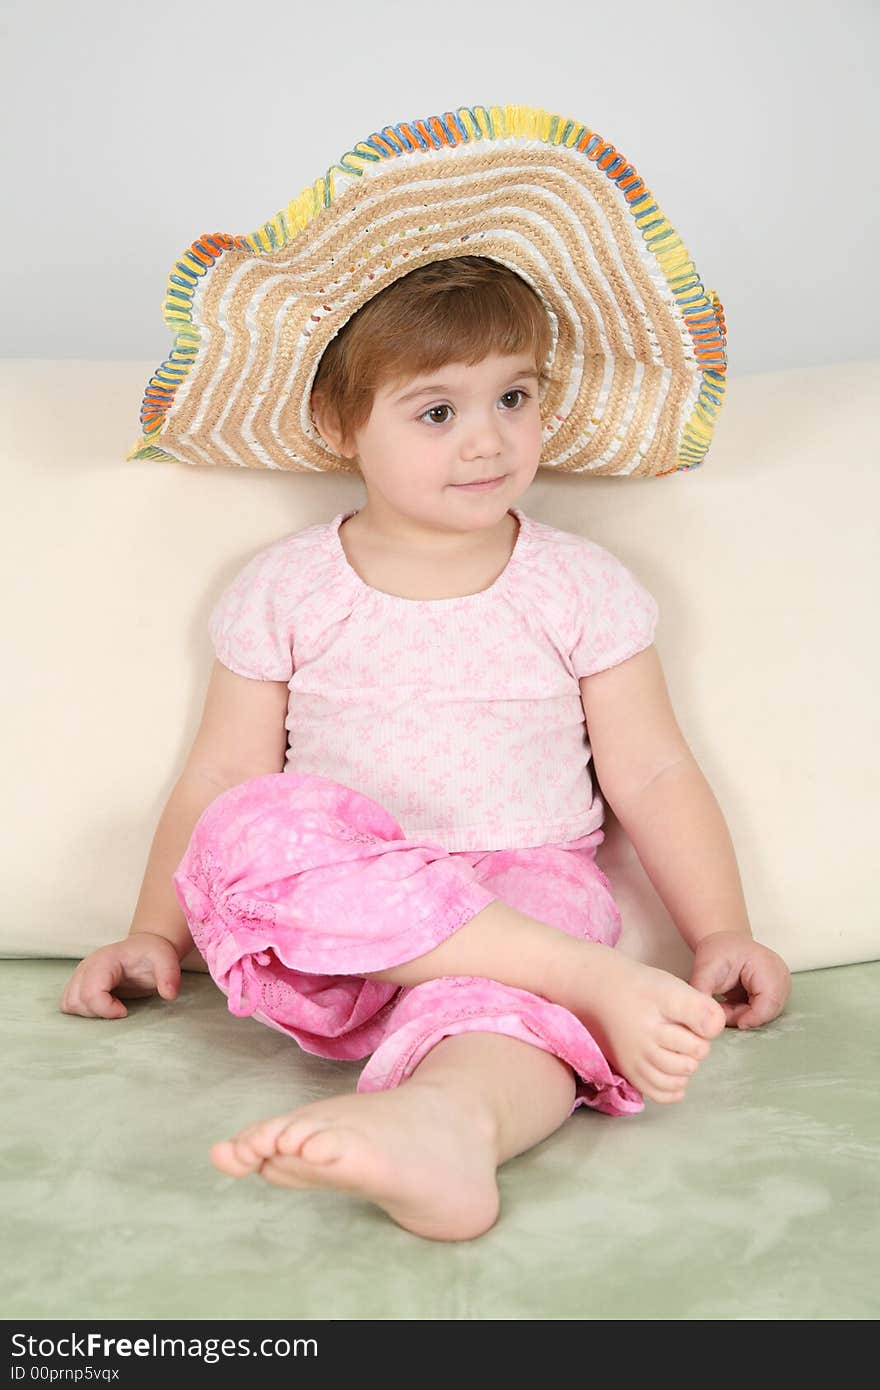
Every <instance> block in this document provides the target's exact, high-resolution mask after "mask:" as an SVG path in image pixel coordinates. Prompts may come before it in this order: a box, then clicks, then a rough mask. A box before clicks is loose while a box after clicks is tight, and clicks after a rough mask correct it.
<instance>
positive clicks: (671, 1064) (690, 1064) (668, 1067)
mask: <svg viewBox="0 0 880 1390" xmlns="http://www.w3.org/2000/svg"><path fill="white" fill-rule="evenodd" d="M650 1061H651V1062H652V1064H653V1065H654V1067H656V1069H657V1070H658V1071H659V1072H660V1073H661V1075H663V1076H667V1077H670V1078H676V1077H683V1076H693V1074H694V1072H695V1071H696V1070H697V1067H698V1066H699V1065H700V1064H699V1062H698V1061H697V1059H696V1057H685V1056H684V1054H683V1053H681V1052H670V1051H668V1050H667V1049H666V1048H663V1047H658V1048H656V1049H655V1051H654V1052H653V1053H652V1054H651V1056H650Z"/></svg>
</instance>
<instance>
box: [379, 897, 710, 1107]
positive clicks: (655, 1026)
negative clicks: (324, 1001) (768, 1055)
mask: <svg viewBox="0 0 880 1390" xmlns="http://www.w3.org/2000/svg"><path fill="white" fill-rule="evenodd" d="M462 975H468V976H478V977H482V978H484V979H491V980H496V981H498V982H500V983H501V984H505V985H512V986H513V987H514V988H517V989H524V990H528V991H529V992H530V993H532V994H538V995H541V996H542V997H543V998H545V999H548V1000H550V1001H551V1003H554V1004H560V1005H561V1006H562V1007H563V1008H565V1009H568V1010H569V1012H570V1013H572V1014H574V1016H575V1018H577V1019H579V1020H580V1022H581V1023H583V1025H584V1026H585V1027H586V1028H587V1029H588V1030H589V1032H590V1033H591V1034H592V1035H593V1037H594V1038H595V1040H596V1042H597V1043H598V1045H599V1047H600V1048H601V1049H602V1052H603V1053H604V1054H605V1056H606V1057H607V1058H608V1060H609V1061H610V1062H611V1064H612V1066H613V1067H614V1068H615V1070H616V1071H617V1072H618V1073H619V1074H620V1075H621V1076H624V1077H626V1078H627V1080H629V1081H630V1082H631V1083H632V1084H633V1085H634V1086H637V1087H638V1088H639V1090H641V1091H642V1092H644V1094H645V1095H646V1096H648V1098H649V1099H650V1100H654V1101H657V1102H659V1103H660V1104H668V1103H669V1102H671V1101H679V1100H682V1099H683V1098H684V1092H685V1088H686V1086H687V1083H688V1081H689V1080H690V1077H691V1076H692V1075H693V1073H694V1072H695V1071H696V1070H697V1067H698V1066H699V1064H700V1062H702V1061H704V1060H705V1058H706V1057H707V1056H708V1054H709V1048H710V1043H711V1040H712V1039H713V1038H716V1037H717V1036H718V1035H719V1034H720V1033H723V1032H724V1027H725V1017H724V1010H723V1009H722V1008H721V1005H720V1004H719V1003H718V1002H717V1001H716V1000H714V999H711V998H709V997H708V996H707V995H705V994H703V993H702V992H701V991H700V990H697V989H694V988H693V987H692V986H691V985H689V984H686V983H685V981H684V980H680V979H679V978H678V976H676V975H672V974H670V973H669V971H667V970H659V969H657V968H655V967H654V966H652V965H644V964H643V963H642V962H641V961H637V960H633V959H632V958H631V957H628V956H624V955H621V954H620V953H619V952H618V951H616V950H615V949H614V948H613V947H611V946H605V945H603V944H601V943H599V942H596V941H584V940H581V939H578V938H576V937H573V936H570V935H568V934H567V933H566V932H564V931H561V930H559V929H558V928H556V927H553V926H550V925H548V924H547V923H545V922H540V921H538V920H537V919H536V918H534V917H529V916H527V915H526V914H525V913H523V912H519V911H518V910H517V909H516V908H513V907H510V906H508V904H507V903H505V902H502V901H501V900H500V899H498V900H496V901H495V902H493V903H490V904H489V906H488V907H484V908H483V909H482V910H481V911H480V912H477V913H476V914H475V915H474V916H473V917H471V919H470V920H469V921H468V922H465V924H464V925H463V926H461V927H459V928H458V930H457V931H456V932H455V933H454V934H453V935H452V936H450V937H448V938H447V939H446V940H445V941H444V942H442V943H441V945H439V946H436V947H435V948H434V949H433V950H431V951H428V952H426V953H425V954H424V955H422V956H418V957H417V958H416V959H414V960H410V961H406V962H404V963H403V964H402V965H397V966H393V967H392V968H391V969H390V970H382V971H376V972H374V973H372V974H367V975H366V978H367V979H372V980H382V981H386V982H393V983H396V984H401V985H406V986H413V985H417V984H421V983H424V982H426V981H428V980H434V979H438V978H440V977H442V976H462Z"/></svg>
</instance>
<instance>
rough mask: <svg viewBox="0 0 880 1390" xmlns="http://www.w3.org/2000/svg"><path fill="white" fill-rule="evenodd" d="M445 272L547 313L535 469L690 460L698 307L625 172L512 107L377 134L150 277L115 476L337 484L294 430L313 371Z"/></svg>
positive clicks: (619, 158) (590, 146) (686, 275)
mask: <svg viewBox="0 0 880 1390" xmlns="http://www.w3.org/2000/svg"><path fill="white" fill-rule="evenodd" d="M463 255H473V256H486V257H489V258H490V259H492V260H495V261H498V262H500V263H501V264H503V265H506V266H508V267H509V268H510V269H511V270H514V271H515V272H516V273H517V274H519V275H520V276H522V278H523V279H524V280H525V281H526V282H527V283H528V284H529V285H530V286H531V287H532V289H533V290H534V291H535V292H536V293H537V294H538V295H539V297H540V298H541V300H542V301H543V303H544V305H545V306H546V308H547V311H548V314H549V317H550V321H551V325H552V328H553V347H552V349H551V353H550V357H549V359H548V364H547V365H551V364H552V368H553V380H552V381H551V383H550V384H549V385H548V386H547V388H546V393H545V395H544V396H543V397H542V413H543V417H544V420H545V426H544V444H543V448H542V452H541V460H540V462H541V466H543V467H546V468H555V469H559V470H560V471H562V472H574V473H590V474H595V475H616V474H627V475H642V476H646V475H659V474H666V473H672V472H676V471H678V470H680V469H683V468H693V467H695V466H697V465H698V464H700V463H701V462H702V460H703V457H704V455H705V453H706V451H707V449H708V447H709V444H710V442H711V438H712V431H713V428H714V424H715V420H716V418H717V415H718V412H719V410H720V407H721V404H722V401H723V397H724V388H725V371H726V366H727V358H726V333H725V322H724V312H723V310H722V307H721V304H720V302H719V300H718V297H717V295H716V294H715V293H714V291H709V292H708V294H707V292H706V291H705V290H704V289H703V286H702V283H701V281H700V279H699V277H698V275H697V272H696V270H695V268H694V266H693V263H692V262H691V260H690V257H689V254H688V252H687V250H686V248H685V247H684V245H683V244H682V241H681V238H680V237H679V236H678V235H677V233H676V232H675V230H674V229H673V228H672V227H671V226H670V224H669V223H668V221H667V220H666V218H665V217H664V215H663V213H662V212H661V210H660V208H659V207H658V205H657V202H656V200H655V198H654V195H653V194H652V193H651V192H650V191H649V190H648V189H647V188H646V187H645V184H644V182H643V180H642V179H641V177H640V176H639V174H638V173H637V171H636V170H635V168H634V167H633V166H632V165H631V164H629V163H627V161H626V159H625V158H624V156H623V155H621V154H620V153H619V152H618V151H617V150H616V149H615V147H614V146H613V145H610V144H608V143H607V141H605V140H603V139H602V137H601V136H599V135H597V134H595V132H593V131H591V130H589V129H588V128H587V127H586V126H583V125H580V124H579V123H578V122H576V121H572V120H564V119H563V118H562V117H561V116H558V115H551V114H549V113H548V112H546V111H543V110H540V109H538V108H535V107H529V106H504V107H496V106H493V107H488V108H487V107H482V106H476V107H464V106H463V107H459V108H458V110H457V111H455V112H447V113H446V114H445V115H444V116H443V117H439V116H431V117H428V118H427V119H425V120H418V121H411V122H407V123H403V124H401V125H398V126H386V127H385V128H384V129H383V130H382V132H381V133H377V134H373V135H371V136H370V137H369V138H368V139H366V140H364V141H362V142H360V143H359V144H358V145H356V146H355V148H354V149H353V150H349V151H348V152H347V153H346V154H344V155H343V156H342V158H341V159H340V161H339V163H338V164H335V165H333V166H331V168H329V169H328V170H327V173H326V174H325V175H324V176H323V177H322V178H319V179H317V180H316V181H315V183H314V184H312V185H310V186H309V187H308V188H306V189H304V190H303V192H302V193H301V194H300V195H299V197H298V198H296V199H294V200H293V201H292V202H291V203H289V204H288V205H287V207H286V208H285V209H283V210H282V211H280V212H278V213H276V215H275V216H274V217H273V218H272V219H271V221H269V222H267V223H266V224H265V225H264V226H263V227H261V228H259V229H258V230H257V231H256V232H252V233H251V234H250V235H248V236H229V235H227V234H225V233H214V234H211V235H205V236H202V237H200V238H199V240H198V241H196V242H194V243H193V245H192V246H191V247H190V248H189V250H188V251H186V252H185V253H184V254H183V256H182V257H181V258H180V260H179V261H178V262H177V264H176V265H175V267H174V269H173V270H172V272H171V274H170V276H169V280H168V289H167V295H166V301H165V305H164V316H165V320H166V322H167V323H168V324H169V326H170V327H172V328H173V329H174V330H175V332H176V338H175V342H174V347H173V349H172V352H171V356H170V357H169V358H168V359H167V360H166V361H165V362H163V363H162V365H161V366H160V367H159V368H158V370H157V371H156V373H155V375H154V376H153V377H151V379H150V382H149V384H148V386H147V390H146V393H145V395H144V400H143V404H142V406H141V411H140V425H141V431H142V434H141V437H140V438H139V439H138V440H137V442H136V443H135V445H134V446H133V448H132V449H131V451H130V452H129V454H128V455H127V456H126V457H127V458H128V459H157V460H163V461H168V462H182V463H189V464H207V465H217V466H230V467H243V468H281V469H288V470H292V471H294V472H313V471H316V470H318V471H338V472H355V473H357V471H358V470H357V468H356V465H354V464H353V463H352V462H350V461H347V460H345V459H342V458H340V457H339V456H338V455H336V454H335V453H333V452H332V451H331V450H330V448H329V447H328V446H327V445H326V444H325V443H324V441H323V439H322V438H321V436H320V435H319V434H318V431H317V429H316V428H315V426H314V424H313V422H312V419H311V415H310V413H309V396H310V391H311V386H312V382H313V381H314V377H315V373H316V372H317V369H318V364H319V361H320V357H321V354H322V353H323V351H324V349H325V348H326V347H327V344H328V343H329V342H330V341H331V339H332V338H333V337H334V336H335V335H336V334H337V333H338V332H339V330H340V329H341V328H342V327H343V325H344V324H345V323H346V322H347V321H348V320H349V319H350V318H351V317H352V315H353V314H355V313H356V312H357V310H358V309H360V308H361V307H362V306H363V305H364V304H365V303H366V302H367V300H369V299H371V298H372V297H373V296H374V295H375V294H378V293H379V292H380V291H381V290H383V289H385V288H387V286H388V285H390V284H392V283H393V282H394V281H395V280H396V279H398V278H399V277H400V276H402V275H406V274H407V273H408V272H409V271H410V270H413V269H414V268H415V267H416V266H420V265H424V264H426V263H427V262H429V261H436V260H443V259H446V258H448V257H452V256H463ZM540 365H543V364H539V366H540Z"/></svg>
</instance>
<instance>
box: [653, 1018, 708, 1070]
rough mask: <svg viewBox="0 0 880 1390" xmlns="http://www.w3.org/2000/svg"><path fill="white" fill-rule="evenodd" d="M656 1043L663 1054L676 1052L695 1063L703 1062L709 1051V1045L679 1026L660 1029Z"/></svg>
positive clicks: (703, 1039) (676, 1024)
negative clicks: (690, 1058)
mask: <svg viewBox="0 0 880 1390" xmlns="http://www.w3.org/2000/svg"><path fill="white" fill-rule="evenodd" d="M657 1043H658V1045H659V1047H661V1048H662V1049H663V1051H664V1052H677V1053H679V1054H680V1055H681V1056H683V1057H692V1058H693V1060H694V1061H695V1062H704V1061H705V1060H706V1058H707V1057H708V1056H709V1053H710V1051H711V1046H712V1045H711V1043H709V1042H707V1041H706V1039H705V1038H700V1037H698V1036H697V1034H696V1033H693V1032H692V1031H691V1029H690V1028H683V1027H682V1026H681V1025H680V1024H678V1023H675V1024H669V1025H667V1026H666V1027H665V1028H661V1029H660V1030H659V1032H658V1035H657Z"/></svg>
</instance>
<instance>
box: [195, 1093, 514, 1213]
mask: <svg viewBox="0 0 880 1390" xmlns="http://www.w3.org/2000/svg"><path fill="white" fill-rule="evenodd" d="M497 1137H498V1136H497V1121H496V1119H495V1116H494V1115H493V1114H492V1113H491V1111H490V1110H489V1109H488V1108H486V1107H484V1106H483V1105H481V1104H479V1103H477V1102H476V1101H475V1100H469V1099H467V1098H465V1097H460V1096H458V1095H455V1096H453V1095H451V1094H450V1093H449V1092H448V1091H447V1090H445V1089H444V1088H443V1087H440V1086H435V1085H431V1084H427V1083H419V1082H417V1081H415V1080H413V1079H410V1080H408V1081H404V1082H403V1083H402V1084H401V1085H400V1086H397V1087H395V1088H394V1089H393V1090H390V1091H371V1092H363V1093H361V1094H358V1093H357V1092H355V1093H354V1094H353V1095H345V1096H336V1097H333V1098H332V1099H329V1100H319V1101H315V1102H313V1103H312V1104H311V1105H303V1106H300V1107H299V1109H297V1110H293V1111H291V1112H290V1113H289V1114H286V1115H277V1116H275V1118H274V1119H269V1120H261V1121H260V1122H259V1123H258V1124H254V1125H248V1126H247V1127H246V1128H245V1129H242V1130H240V1131H239V1133H238V1134H236V1135H235V1137H234V1138H232V1139H224V1140H221V1141H220V1142H219V1143H217V1144H214V1145H213V1146H212V1148H211V1162H212V1163H213V1164H214V1166H215V1168H219V1170H220V1172H221V1173H227V1174H229V1176H230V1177H233V1178H243V1177H247V1176H248V1174H250V1173H259V1175H260V1177H262V1178H265V1179H266V1181H267V1182H271V1183H273V1184H275V1185H276V1186H278V1187H335V1188H341V1189H343V1190H344V1191H346V1192H354V1193H358V1194H359V1195H361V1196H363V1197H367V1198H368V1199H369V1200H370V1201H371V1202H375V1203H376V1204H377V1205H378V1206H380V1207H382V1208H383V1210H384V1211H386V1212H387V1213H388V1215H389V1216H390V1217H391V1218H392V1219H393V1220H394V1221H396V1222H397V1224H398V1225H399V1226H403V1227H404V1228H405V1229H406V1230H408V1231H412V1232H413V1233H414V1234H415V1235H419V1236H425V1237H427V1238H428V1239H430V1240H469V1239H471V1238H473V1237H474V1236H479V1235H482V1234H483V1233H484V1231H488V1230H489V1228H490V1227H491V1226H493V1225H494V1224H495V1221H496V1220H497V1217H498V1210H499V1197H498V1185H497V1183H496V1180H495V1170H496V1167H497V1156H498V1149H497Z"/></svg>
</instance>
